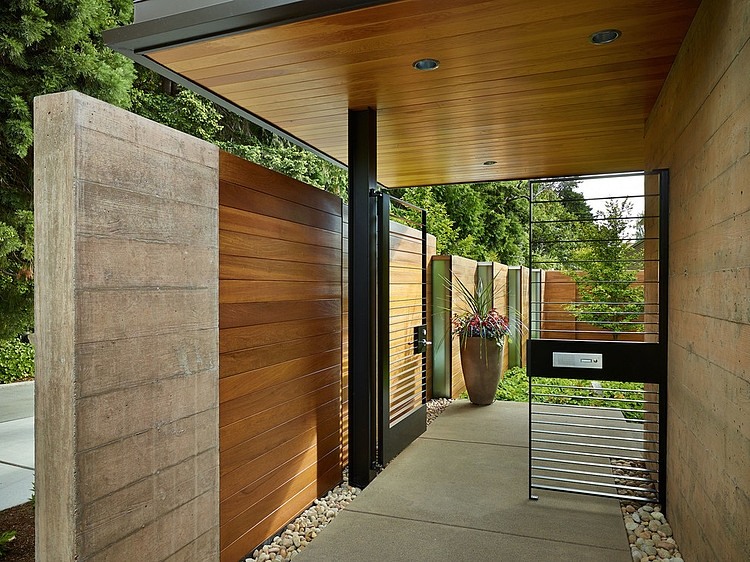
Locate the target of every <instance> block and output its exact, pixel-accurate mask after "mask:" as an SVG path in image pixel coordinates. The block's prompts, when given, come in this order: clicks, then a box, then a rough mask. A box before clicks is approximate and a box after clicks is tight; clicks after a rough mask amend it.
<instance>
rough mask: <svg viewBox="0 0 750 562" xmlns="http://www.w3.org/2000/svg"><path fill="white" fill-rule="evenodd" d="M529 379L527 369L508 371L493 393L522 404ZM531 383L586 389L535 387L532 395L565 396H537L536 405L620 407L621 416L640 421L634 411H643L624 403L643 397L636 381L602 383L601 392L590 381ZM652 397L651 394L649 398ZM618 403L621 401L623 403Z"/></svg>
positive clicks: (540, 379) (537, 379) (539, 379)
mask: <svg viewBox="0 0 750 562" xmlns="http://www.w3.org/2000/svg"><path fill="white" fill-rule="evenodd" d="M528 384H529V379H528V377H527V376H526V369H523V368H521V367H513V368H512V369H508V371H507V372H506V373H505V376H504V377H503V380H502V381H500V384H499V385H498V387H497V392H496V393H495V398H496V399H497V400H506V401H512V402H525V401H526V400H528V399H529V386H528ZM534 384H549V385H555V386H577V387H587V388H547V389H545V388H544V387H541V388H540V387H535V392H539V393H542V394H561V395H564V396H537V397H536V398H535V400H536V401H537V402H546V403H549V404H568V403H570V404H578V405H581V406H597V407H604V408H619V409H620V410H622V413H623V416H625V417H626V418H629V419H643V414H642V413H640V412H635V411H633V410H640V409H643V405H642V404H639V403H633V402H626V401H624V400H628V399H631V400H632V399H641V398H643V395H642V394H640V392H642V391H643V383H635V382H631V383H628V382H611V381H601V387H602V388H601V389H596V388H592V387H591V381H589V380H577V379H552V378H546V377H534ZM621 390H635V391H638V392H636V393H630V392H620V391H621ZM565 396H579V397H582V398H575V399H572V400H571V399H569V398H566V397H565ZM648 396H651V395H648ZM601 398H610V399H611V398H614V399H615V400H614V401H610V400H601ZM620 400H623V401H622V402H621V401H620Z"/></svg>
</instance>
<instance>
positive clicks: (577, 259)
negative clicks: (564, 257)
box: [566, 200, 644, 339]
mask: <svg viewBox="0 0 750 562" xmlns="http://www.w3.org/2000/svg"><path fill="white" fill-rule="evenodd" d="M632 209H633V205H632V203H630V202H629V201H627V200H624V201H622V202H620V203H618V202H617V201H616V200H613V201H607V202H606V211H605V212H603V213H597V214H596V217H595V218H596V219H597V220H595V221H591V222H588V223H585V224H586V228H587V236H589V237H590V239H591V240H592V241H591V242H589V243H587V244H585V245H583V246H582V247H581V248H579V249H578V250H576V251H575V252H574V255H573V256H572V259H571V261H570V262H569V264H568V270H567V271H566V273H567V274H568V275H569V276H570V277H572V278H573V279H574V280H575V282H576V285H577V287H578V295H579V296H578V300H579V301H580V302H579V303H576V304H573V305H570V306H569V307H568V310H569V311H570V312H572V313H573V314H574V315H575V317H576V319H577V320H579V321H582V322H587V323H589V324H592V325H594V326H596V327H598V328H601V329H603V330H606V331H608V332H612V335H613V338H614V339H617V338H618V337H619V335H620V334H621V333H623V332H640V331H643V323H642V320H641V317H642V315H643V312H644V304H643V303H644V291H643V285H642V284H635V281H636V279H637V274H638V268H639V266H640V264H641V263H642V261H643V250H642V249H640V250H639V249H635V248H634V247H633V246H632V245H630V244H628V243H627V242H625V241H623V238H626V237H627V234H626V230H627V229H628V228H629V226H630V225H629V224H628V222H629V221H628V219H627V218H626V217H628V216H630V215H631V214H632Z"/></svg>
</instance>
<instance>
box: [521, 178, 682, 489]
mask: <svg viewBox="0 0 750 562" xmlns="http://www.w3.org/2000/svg"><path fill="white" fill-rule="evenodd" d="M634 176H642V177H643V179H644V189H643V192H642V193H641V194H640V195H632V194H629V195H627V196H623V195H618V194H617V193H613V192H612V191H611V188H610V187H608V188H604V189H603V191H602V193H601V196H596V197H590V198H588V199H587V200H585V201H582V200H581V198H580V197H579V196H578V195H577V194H576V193H575V192H574V191H572V190H571V189H569V188H570V184H566V182H576V181H580V180H581V179H582V178H560V179H555V180H545V181H535V182H531V194H530V201H531V205H530V206H531V210H530V231H529V235H530V252H529V253H530V258H529V266H530V268H531V269H532V274H531V275H529V279H530V283H529V305H530V311H531V313H530V319H529V323H530V326H529V328H530V333H531V339H530V340H529V343H528V364H527V370H528V375H529V496H530V497H531V498H532V499H536V498H537V496H536V495H535V491H537V490H552V491H563V492H573V493H580V494H590V495H595V496H603V497H612V498H618V499H628V500H635V501H659V502H661V503H662V504H663V503H664V501H665V498H664V492H665V490H666V486H665V483H666V462H665V458H666V414H667V410H666V401H667V271H668V256H667V249H668V245H667V233H668V225H667V218H668V207H667V204H668V193H667V191H668V172H667V171H658V172H654V173H647V174H621V175H616V176H598V177H596V179H598V180H599V181H601V182H602V184H604V182H605V181H610V182H611V180H612V179H613V178H624V177H634ZM586 179H591V180H593V179H594V178H593V177H592V178H586ZM552 206H556V207H555V209H554V210H555V212H550V211H551V210H552ZM591 206H594V207H597V206H599V207H603V209H602V210H600V211H597V212H593V213H592V212H589V211H587V208H588V209H591Z"/></svg>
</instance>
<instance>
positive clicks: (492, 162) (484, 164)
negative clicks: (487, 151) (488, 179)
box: [482, 160, 497, 166]
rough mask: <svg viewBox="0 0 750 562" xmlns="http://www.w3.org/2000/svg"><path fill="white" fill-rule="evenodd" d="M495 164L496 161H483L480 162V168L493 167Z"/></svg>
mask: <svg viewBox="0 0 750 562" xmlns="http://www.w3.org/2000/svg"><path fill="white" fill-rule="evenodd" d="M495 164H497V160H485V161H484V162H482V166H494V165H495Z"/></svg>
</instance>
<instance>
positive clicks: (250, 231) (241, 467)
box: [219, 153, 343, 562]
mask: <svg viewBox="0 0 750 562" xmlns="http://www.w3.org/2000/svg"><path fill="white" fill-rule="evenodd" d="M342 259H343V256H342V212H341V200H340V199H339V198H338V197H336V196H335V195H332V194H330V193H327V192H325V191H322V190H319V189H316V188H314V187H311V186H308V185H305V184H302V183H300V182H298V181H296V180H293V179H291V178H288V177H286V176H283V175H281V174H278V173H275V172H272V171H269V170H266V169H265V168H262V167H260V166H257V165H255V164H252V163H250V162H247V161H244V160H241V159H239V158H236V157H234V156H231V155H229V154H226V153H221V155H220V160H219V349H220V355H219V464H220V500H221V501H220V528H221V530H220V535H221V560H222V562H236V561H237V560H239V559H240V558H242V557H243V556H244V555H245V554H247V553H248V552H249V551H250V550H251V549H253V548H255V547H256V546H257V545H259V544H260V543H262V542H263V541H264V540H266V538H268V537H270V536H272V535H273V534H274V533H276V532H277V531H278V530H279V529H280V528H281V527H282V526H283V525H285V524H286V523H287V522H288V521H290V520H291V519H293V518H294V517H296V516H297V515H298V514H299V513H300V512H301V511H302V510H304V509H305V508H306V507H307V506H308V505H310V503H312V501H313V500H314V499H315V498H317V497H318V496H320V495H321V494H324V493H325V492H326V491H327V490H329V489H330V488H332V487H333V486H335V485H336V484H338V483H339V482H340V481H341V478H342V454H341V448H342V446H341V440H342V434H341V428H342V423H341V408H342V322H341V319H342V296H343V293H342Z"/></svg>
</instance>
